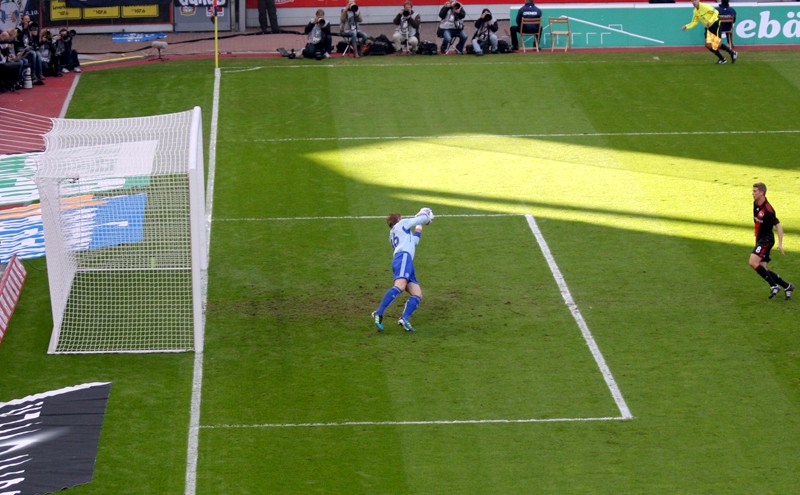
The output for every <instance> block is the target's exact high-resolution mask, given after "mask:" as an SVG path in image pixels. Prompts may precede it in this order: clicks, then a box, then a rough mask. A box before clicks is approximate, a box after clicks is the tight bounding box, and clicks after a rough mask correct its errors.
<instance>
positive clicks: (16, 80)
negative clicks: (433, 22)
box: [0, 31, 24, 93]
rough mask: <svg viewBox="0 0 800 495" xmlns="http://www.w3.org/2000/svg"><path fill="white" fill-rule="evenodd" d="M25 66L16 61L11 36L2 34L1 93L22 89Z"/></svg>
mask: <svg viewBox="0 0 800 495" xmlns="http://www.w3.org/2000/svg"><path fill="white" fill-rule="evenodd" d="M23 70H24V66H23V64H22V62H20V61H18V60H16V58H15V52H14V43H13V39H12V38H11V35H10V34H9V33H8V32H6V31H2V32H0V93H4V92H6V91H14V90H17V89H20V88H22V74H23V72H22V71H23Z"/></svg>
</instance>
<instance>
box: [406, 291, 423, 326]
mask: <svg viewBox="0 0 800 495" xmlns="http://www.w3.org/2000/svg"><path fill="white" fill-rule="evenodd" d="M419 301H420V299H419V296H411V297H409V298H408V301H406V307H405V308H403V316H402V318H403V319H404V320H406V321H408V320H410V319H411V313H413V312H414V311H416V309H417V306H419Z"/></svg>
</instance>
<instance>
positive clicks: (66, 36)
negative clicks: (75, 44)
mask: <svg viewBox="0 0 800 495" xmlns="http://www.w3.org/2000/svg"><path fill="white" fill-rule="evenodd" d="M60 34H61V41H63V42H64V43H68V42H70V41H72V38H73V37H74V36H75V35H76V34H78V33H77V32H76V31H75V30H74V29H70V30H69V31H67V32H63V31H62V32H61V33H60Z"/></svg>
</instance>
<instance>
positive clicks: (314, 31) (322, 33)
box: [301, 9, 333, 60]
mask: <svg viewBox="0 0 800 495" xmlns="http://www.w3.org/2000/svg"><path fill="white" fill-rule="evenodd" d="M305 33H306V34H307V35H308V42H307V43H306V47H305V48H303V51H302V52H301V56H302V57H304V58H315V59H317V60H322V59H323V58H330V56H331V54H330V52H331V50H333V41H332V38H331V24H330V23H329V22H328V21H326V20H325V11H324V10H322V9H318V10H317V14H316V17H314V18H313V19H311V21H309V23H308V24H307V25H306V28H305Z"/></svg>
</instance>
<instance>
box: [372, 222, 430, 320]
mask: <svg viewBox="0 0 800 495" xmlns="http://www.w3.org/2000/svg"><path fill="white" fill-rule="evenodd" d="M432 221H433V211H431V209H430V208H423V209H421V210H419V213H417V214H416V216H414V217H413V218H405V219H404V218H403V217H402V216H401V215H400V214H399V213H392V214H391V215H389V216H388V217H386V223H387V224H388V225H389V229H391V230H390V231H389V242H390V243H391V244H392V247H393V248H394V257H393V258H392V272H394V285H393V286H392V288H391V289H389V290H388V291H386V294H384V296H383V300H382V301H381V304H380V306H378V309H376V310H375V311H373V312H372V319H373V321H374V322H375V328H377V329H378V331H383V312H384V311H386V308H388V307H389V305H391V304H392V303H393V302H394V300H395V299H397V296H399V295H400V294H402V293H403V291H408V293H409V294H410V297H409V298H408V301H406V305H405V308H403V315H402V316H401V317H400V319H398V320H397V324H398V325H400V326H401V327H403V330H405V331H406V332H413V331H414V327H412V326H411V322H410V321H409V320H410V318H411V314H412V313H413V312H414V310H416V309H417V306H419V303H420V301H422V288H421V287H420V286H419V282H418V281H417V275H416V273H414V253H415V252H416V250H417V244H419V241H420V239H421V238H422V226H423V225H428V224H430V223H431V222H432Z"/></svg>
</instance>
